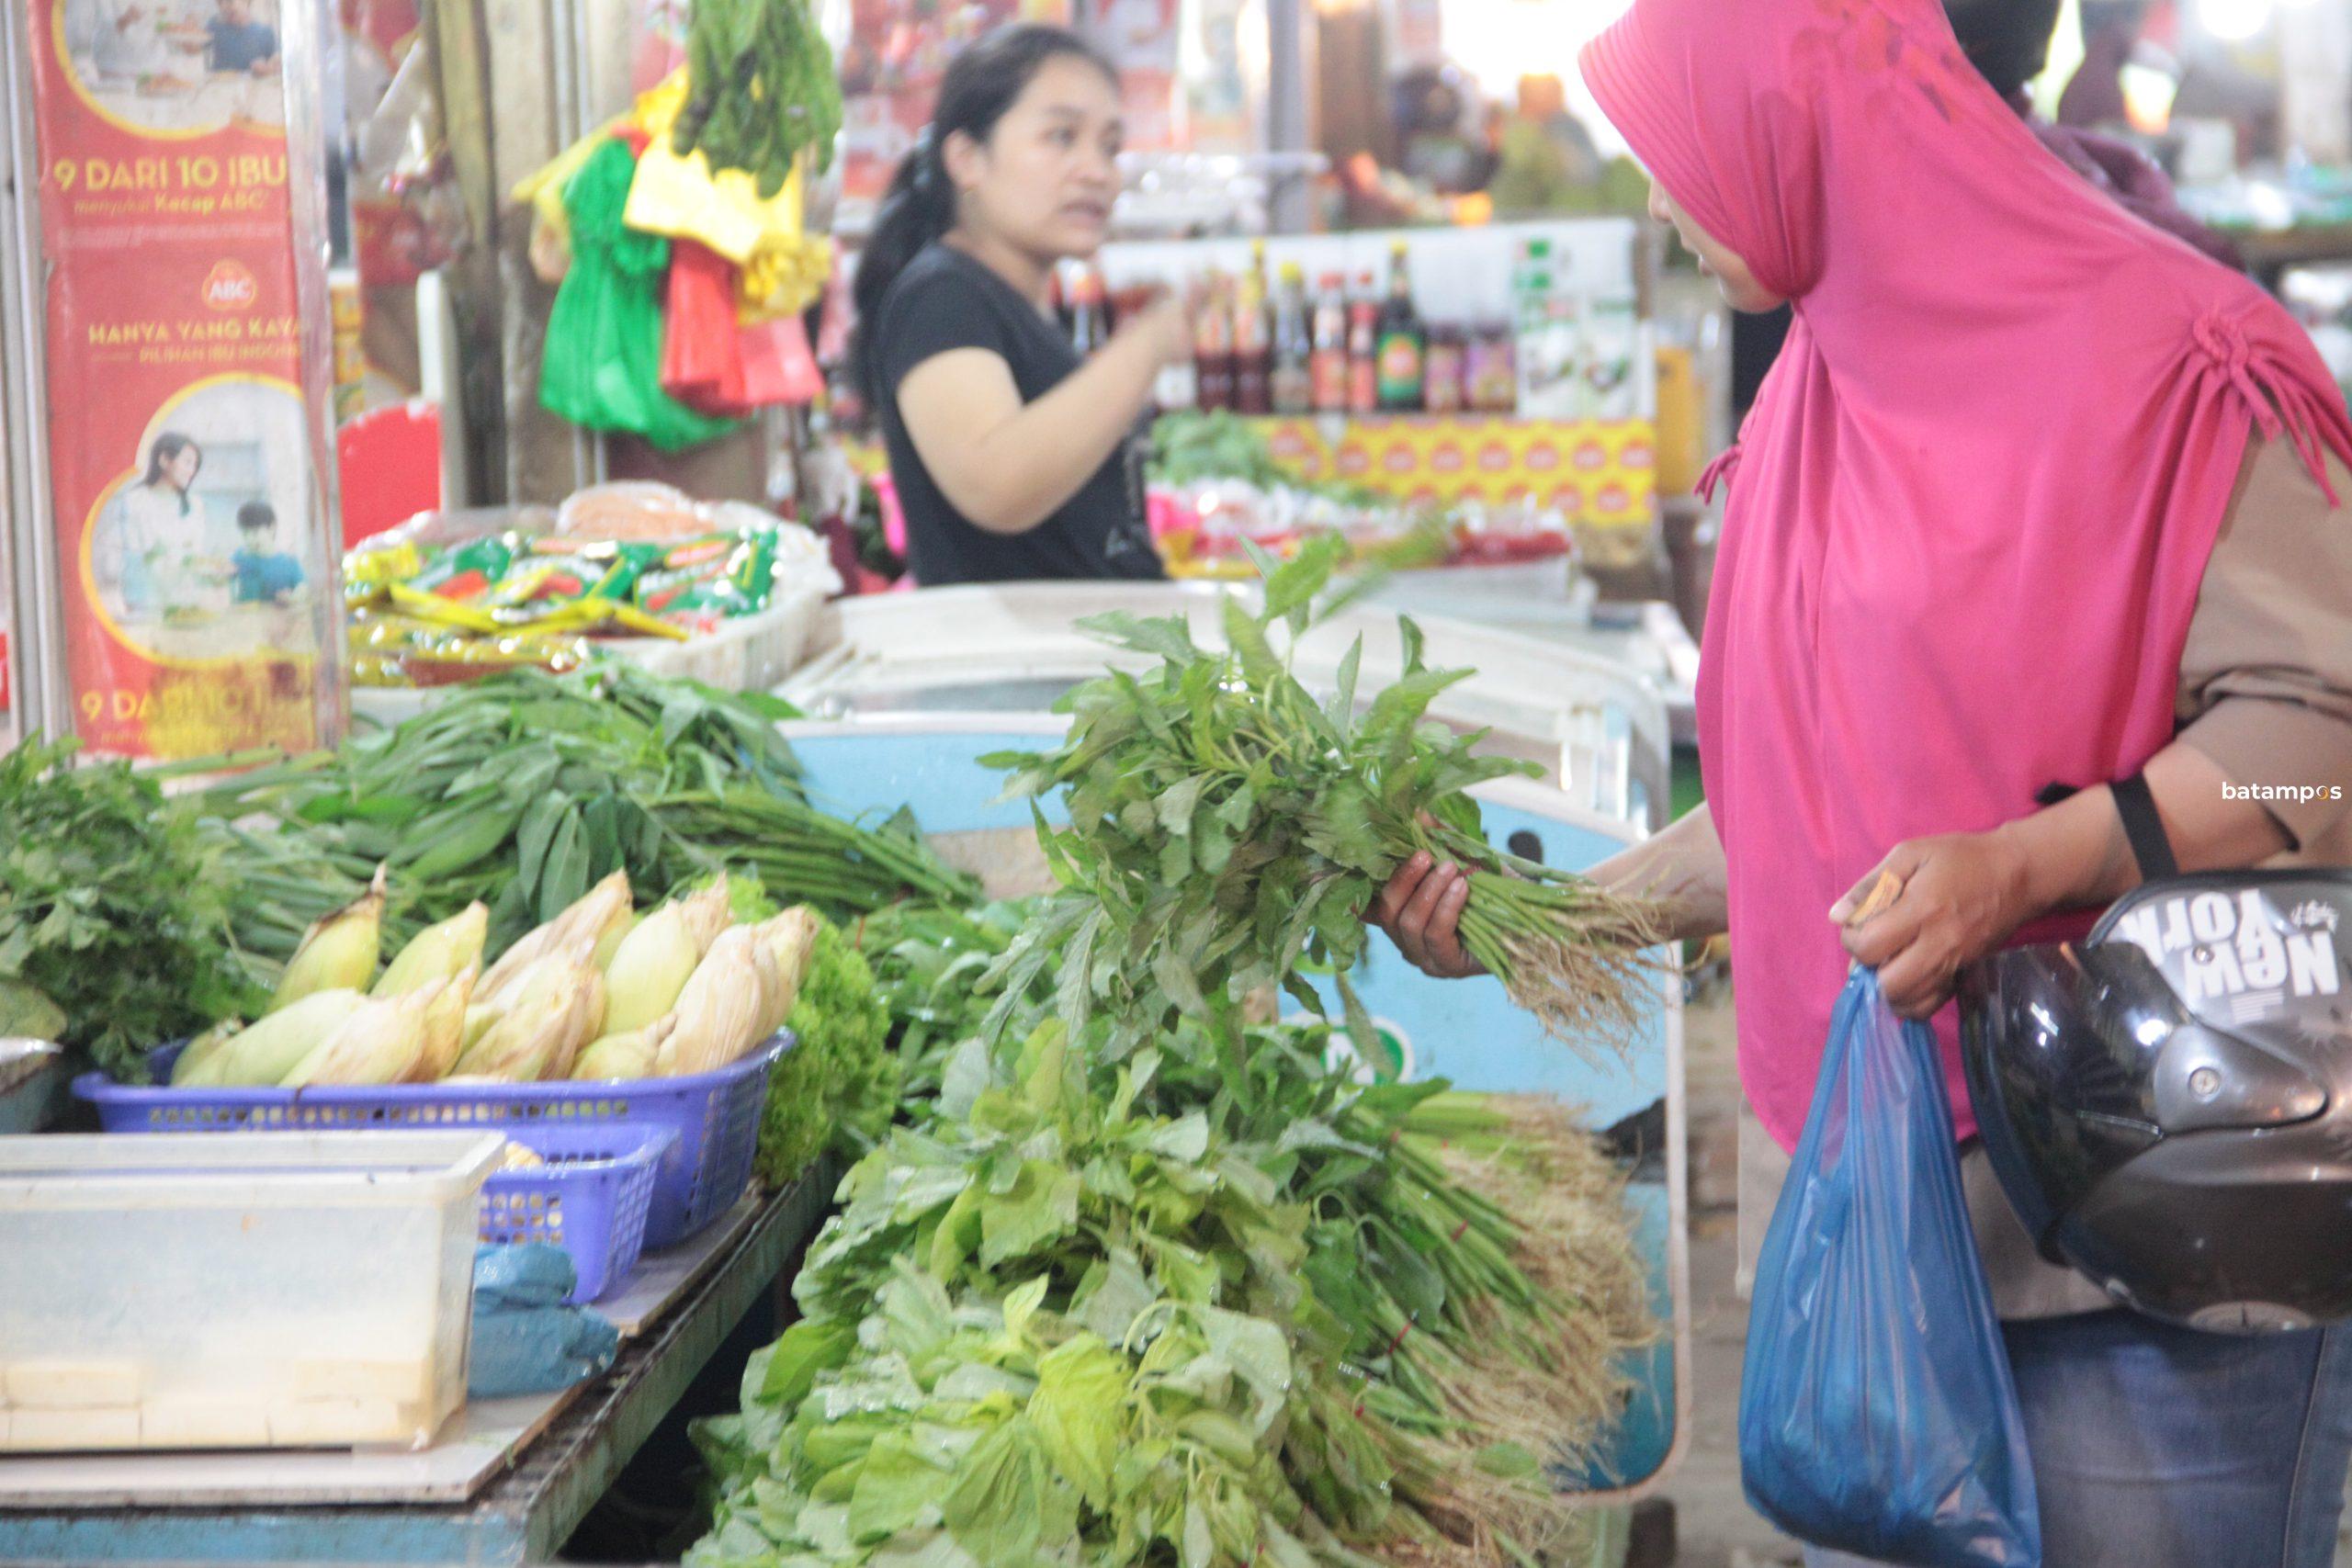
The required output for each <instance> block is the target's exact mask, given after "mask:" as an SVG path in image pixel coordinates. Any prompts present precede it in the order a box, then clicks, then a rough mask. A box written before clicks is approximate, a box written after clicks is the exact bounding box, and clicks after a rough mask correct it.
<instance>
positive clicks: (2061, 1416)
mask: <svg viewBox="0 0 2352 1568" xmlns="http://www.w3.org/2000/svg"><path fill="white" fill-rule="evenodd" d="M2001 1332H2002V1335H2003V1337H2005V1338H2006V1339H2007V1341H2008V1348H2009V1365H2010V1368H2011V1370H2012V1371H2014V1372H2015V1373H2016V1377H2017V1386H2018V1403H2019V1404H2021V1405H2022V1406H2023V1408H2024V1412H2025V1434H2026V1446H2027V1447H2028V1448H2029V1449H2030V1450H2031V1451H2032V1454H2033V1479H2034V1486H2035V1489H2036V1491H2037V1492H2038V1493H2039V1495H2040V1497H2041V1546H2042V1562H2043V1563H2044V1564H2045V1568H2329V1565H2330V1564H2331V1563H2333V1562H2335V1524H2336V1516H2337V1515H2338V1514H2339V1513H2340V1512H2341V1511H2342V1509H2343V1506H2344V1483H2345V1470H2346V1465H2347V1464H2352V1325H2344V1326H2340V1327H2335V1328H2329V1329H2324V1330H2321V1331H2318V1332H2315V1333H2305V1334H2276V1335H2267V1336H2263V1337H2236V1336H2232V1335H2222V1334H2199V1333H2196V1332H2193V1331H2191V1330H2188V1329H2185V1328H2174V1327H2171V1326H2168V1325H2165V1324H2161V1323H2158V1322H2156V1321H2154V1319H2152V1318H2146V1317H2142V1316H2140V1315H2138V1314H2134V1313H2127V1312H2101V1313H2092V1314H2087V1315H2086V1316H2081V1317H2055V1318H2044V1319H2041V1320H2039V1321H2031V1322H2022V1323H2005V1324H2003V1325H2001ZM1804 1560H1805V1563H1806V1568H1862V1564H1863V1562H1864V1560H1863V1559H1861V1558H1859V1557H1851V1556H1848V1555H1847V1554H1845V1553H1843V1552H1838V1551H1820V1550H1817V1549H1815V1548H1811V1547H1808V1548H1806V1550H1805V1556H1804Z"/></svg>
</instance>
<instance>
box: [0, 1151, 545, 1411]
mask: <svg viewBox="0 0 2352 1568" xmlns="http://www.w3.org/2000/svg"><path fill="white" fill-rule="evenodd" d="M503 1142H504V1139H503V1138H502V1137H500V1136H499V1135H498V1134H495V1133H486V1132H480V1131H472V1132H453V1133H256V1134H247V1135H244V1136H240V1137H232V1138H223V1137H220V1136H218V1135H217V1134H204V1133H166V1134H142V1135H141V1136H137V1137H132V1136H127V1135H114V1136H107V1135H103V1134H101V1135H93V1136H75V1135H56V1134H51V1135H47V1136H41V1137H17V1138H0V1258H5V1259H6V1266H5V1267H0V1415H5V1417H6V1418H5V1419H0V1451H9V1450H15V1451H60V1450H65V1451H79V1450H107V1449H136V1448H171V1449H195V1448H260V1447H268V1448H313V1447H328V1448H349V1447H355V1446H359V1445H379V1444H390V1445H401V1446H406V1447H411V1448H423V1447H424V1446H426V1445H427V1444H429V1443H430V1442H431V1441H432V1440H433V1437H434V1434H435V1432H436V1431H438V1430H439V1429H440V1427H441V1425H442V1423H443V1422H445V1421H446V1420H447V1419H448V1417H449V1416H451V1415H453V1414H454V1413H455V1412H456V1411H457V1410H458V1408H459V1407H460V1406H461V1405H463V1404H465V1393H466V1337H467V1332H468V1329H469V1325H470V1322H471V1312H472V1303H473V1257H474V1229H475V1208H476V1205H477V1203H478V1202H479V1201H480V1196H481V1185H482V1181H483V1179H484V1178H486V1177H487V1176H488V1175H489V1174H490V1170H491V1168H492V1165H493V1164H495V1163H496V1161H497V1158H498V1153H499V1148H500V1145H502V1144H503Z"/></svg>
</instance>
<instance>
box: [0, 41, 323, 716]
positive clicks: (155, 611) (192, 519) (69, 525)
mask: <svg viewBox="0 0 2352 1568" xmlns="http://www.w3.org/2000/svg"><path fill="white" fill-rule="evenodd" d="M15 3H16V4H20V5H26V6H29V7H30V8H31V13H32V21H33V23H34V24H35V25H34V26H33V27H32V28H30V36H31V37H32V39H33V40H34V44H35V48H34V58H33V102H34V117H35V125H36V130H37V141H38V146H39V148H40V170H41V180H40V216H41V249H42V253H43V259H44V261H45V262H46V263H47V268H48V278H49V283H48V291H47V299H46V321H47V355H48V367H47V368H48V392H49V399H48V401H49V420H50V423H49V467H50V475H51V502H52V510H53V514H54V517H55V525H56V529H57V533H58V536H59V538H58V543H59V558H60V560H61V562H62V570H61V572H60V577H61V579H62V581H61V583H60V585H59V586H60V590H61V592H62V600H63V608H64V615H63V621H64V625H65V626H66V636H67V652H68V661H69V665H70V671H69V673H70V679H71V682H72V686H73V691H74V717H75V721H76V724H77V727H78V728H79V730H80V732H81V735H82V737H83V739H85V741H87V742H88V743H89V744H90V745H91V746H92V747H93V748H94V749H96V750H104V751H108V752H114V753H118V754H123V755H130V756H137V757H175V756H188V755H197V754H201V753H205V752H209V751H215V750H235V749H240V748H243V747H248V746H254V745H262V744H278V745H284V746H288V747H307V746H311V745H315V744H318V743H319V742H320V741H321V740H322V739H326V738H327V737H326V736H325V735H324V733H323V730H324V728H326V727H325V726H322V720H321V716H320V711H321V704H320V692H319V678H320V671H321V668H322V662H321V659H320V654H321V652H322V637H328V636H332V630H331V628H332V627H333V626H334V625H335V624H336V619H335V617H333V616H329V615H322V614H320V613H319V610H320V603H319V596H320V595H321V594H333V593H334V592H335V588H336V584H335V579H334V574H333V573H332V571H331V570H329V558H328V556H327V552H326V539H327V536H328V532H329V530H328V529H327V527H326V522H325V519H324V518H323V517H322V515H321V513H322V500H321V497H322V493H323V486H322V483H321V482H320V480H321V476H320V474H319V472H318V458H317V455H316V454H317V446H316V442H315V437H314V434H313V432H314V429H315V426H314V424H313V422H312V421H311V418H310V417H309V412H308V411H307V410H306V409H305V407H304V402H303V394H302V392H301V389H300V382H301V370H300V367H301V341H302V323H301V322H300V320H299V319H298V316H297V306H296V302H295V269H294V245H293V233H292V222H291V217H290V210H289V207H288V197H287V165H286V137H285V131H284V128H283V106H284V102H285V99H284V94H283V90H282V85H281V83H280V81H279V79H278V75H277V71H278V66H279V59H280V45H279V39H278V37H277V30H276V25H275V19H274V18H275V12H274V11H272V10H270V9H268V8H267V5H266V0H15ZM320 327H321V328H323V323H320Z"/></svg>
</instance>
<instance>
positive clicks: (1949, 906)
mask: <svg viewBox="0 0 2352 1568" xmlns="http://www.w3.org/2000/svg"><path fill="white" fill-rule="evenodd" d="M2030 872H2031V866H2030V862H2029V860H2028V857H2027V856H2026V855H2025V853H2024V852H2023V851H2022V850H2021V849H2020V847H2019V846H2018V842H2017V840H2015V839H2014V838H2013V837H2011V836H2009V835H2007V834H2003V833H1999V832H1992V833H1947V834H1942V835H1939V836H1938V837H1935V838H1928V839H1911V840H1905V842H1903V843H1900V844H1897V845H1895V846H1894V849H1893V850H1892V851H1890V852H1888V854H1887V856H1886V858H1885V859H1884V860H1883V861H1881V862H1880V863H1878V864H1877V865H1876V866H1875V867H1873V868H1871V872H1870V874H1868V875H1866V876H1864V877H1863V878H1862V879H1861V881H1860V882H1858V883H1856V884H1855V885H1854V886H1853V888H1852V889H1851V890H1850V891H1849V892H1848V893H1847V894H1846V896H1845V897H1842V898H1840V899H1838V902H1837V903H1836V904H1834V905H1832V906H1831V907H1830V909H1829V918H1830V919H1833V920H1835V921H1837V922H1838V924H1839V925H1841V926H1843V927H1844V928H1845V929H1844V931H1843V933H1842V935H1843V939H1844V941H1845V943H1846V951H1847V952H1848V953H1851V954H1853V955H1854V957H1855V959H1856V960H1857V961H1858V962H1860V963H1862V964H1868V965H1870V966H1871V968H1874V969H1876V970H1877V971H1878V978H1879V986H1880V987H1881V989H1883V991H1884V992H1885V994H1886V1002H1887V1005H1888V1006H1889V1007H1891V1008H1893V1009H1894V1010H1895V1012H1896V1013H1898V1014H1900V1015H1901V1016H1903V1017H1905V1018H1926V1017H1928V1015H1929V1014H1931V1013H1933V1012H1934V1011H1935V1010H1937V1009H1938V1008H1940V1007H1942V1006H1943V1005H1944V1003H1946V1002H1948V1001H1950V1000H1951V994H1952V977H1953V976H1955V975H1957V974H1958V973H1959V972H1960V967H1961V965H1962V964H1967V963H1970V962H1972V961H1973V960H1975V959H1978V958H1982V957H1984V956H1985V955H1986V954H1987V953H1992V952H1993V951H1994V950H1995V949H1996V948H1998V947H1999V946H2000V945H2001V943H2002V942H2006V941H2007V940H2008V938H2009V935H2010V933H2011V932H2013V931H2016V930H2017V929H2018V927H2019V926H2021V925H2024V924H2025V923H2026V922H2027V921H2028V920H2030V919H2033V918H2034V917H2035V916H2037V915H2039V914H2041V913H2042V906H2041V904H2040V903H2039V902H2038V900H2037V899H2036V897H2035V895H2034V891H2033V878H2032V876H2031V874H2030ZM1881 876H1893V877H1894V879H1895V881H1896V882H1898V883H1900V884H1901V885H1902V887H1901V891H1899V892H1898V893H1896V894H1895V895H1894V898H1893V899H1892V900H1891V901H1890V902H1888V903H1887V904H1886V905H1885V906H1884V907H1883V908H1881V909H1879V910H1878V911H1877V912H1876V913H1874V914H1872V915H1871V916H1870V917H1869V918H1868V919H1863V920H1860V921H1859V922H1855V921H1853V917H1854V915H1855V914H1856V912H1858V911H1859V910H1860V909H1861V908H1862V906H1863V904H1864V902H1865V900H1867V899H1868V897H1869V896H1870V891H1871V887H1872V886H1874V885H1875V884H1876V883H1877V882H1878V880H1879V879H1880V877H1881ZM1849 922H1851V923H1849Z"/></svg>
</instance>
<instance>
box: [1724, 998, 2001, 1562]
mask: <svg viewBox="0 0 2352 1568" xmlns="http://www.w3.org/2000/svg"><path fill="white" fill-rule="evenodd" d="M1954 1143H1955V1140H1954V1137H1953V1134H1952V1120H1951V1105H1950V1104H1949V1103H1948V1102H1947V1100H1946V1099H1945V1095H1944V1080H1943V1074H1942V1070H1941V1068H1940V1066H1939V1061H1938V1054H1937V1049H1936V1039H1935V1035H1934V1033H1933V1032H1931V1031H1930V1030H1929V1029H1928V1026H1927V1025H1925V1024H1923V1023H1917V1022H1903V1021H1898V1020H1897V1019H1896V1018H1895V1017H1894V1014H1893V1013H1892V1012H1890V1011H1889V1010H1888V1009H1887V1006H1886V1002H1885V999H1884V998H1883V996H1882V995H1881V993H1880V990H1879V983H1878V976H1877V975H1876V974H1875V973H1874V972H1873V971H1871V970H1867V969H1860V968H1857V969H1856V970H1855V971H1854V972H1853V975H1852V977H1851V978H1850V979H1849V981H1848V982H1847V985H1846V989H1845V992H1844V994H1843V995H1841V996H1840V997H1839V998H1838V1009H1837V1012H1836V1015H1835V1016H1834V1017H1833V1019H1832V1020H1831V1021H1830V1025H1829V1040H1828V1045H1827V1049H1826V1051H1825V1053H1824V1054H1823V1056H1822V1062H1821V1077H1820V1080H1819V1083H1818V1086H1817V1087H1816V1088H1815V1090H1814V1097H1813V1109H1812V1111H1810V1113H1809V1114H1808V1115H1807V1117H1806V1119H1805V1126H1804V1136H1803V1138H1802V1139H1800V1140H1799V1142H1798V1144H1797V1149H1796V1154H1795V1156H1793V1159H1792V1163H1791V1166H1790V1168H1789V1178H1788V1184H1787V1185H1786V1186H1785V1187H1783V1188H1782V1189H1781V1201H1780V1203H1779V1205H1778V1206H1777V1207H1776V1208H1775V1209H1774V1210H1773V1212H1772V1224H1771V1228H1770V1231H1769V1232H1768V1233H1767V1234H1766V1236H1765V1241H1764V1252H1763V1257H1762V1258H1761V1260H1760V1261H1759V1262H1758V1267H1757V1272H1756V1293H1755V1300H1754V1303H1753V1304H1752V1306H1751V1307H1750V1309H1749V1314H1748V1320H1747V1323H1748V1332H1747V1371H1746V1373H1745V1375H1744V1377H1743V1378H1742V1380H1741V1383H1740V1391H1739V1459H1740V1471H1741V1476H1742V1480H1743V1482H1744V1483H1745V1484H1746V1487H1747V1498H1748V1502H1749V1503H1750V1504H1751V1505H1753V1506H1755V1508H1756V1509H1757V1510H1758V1512H1759V1513H1761V1514H1763V1515H1764V1516H1765V1517H1768V1518H1770V1520H1771V1521H1772V1522H1773V1523H1775V1524H1777V1525H1779V1526H1780V1527H1781V1529H1785V1530H1787V1531H1789V1532H1790V1533H1791V1534H1792V1535H1794V1536H1796V1537H1798V1538H1799V1539H1800V1540H1805V1541H1808V1542H1811V1543H1812V1544H1814V1545H1816V1546H1825V1547H1831V1548H1835V1549H1838V1550H1839V1551H1849V1552H1855V1553H1858V1554H1860V1555H1862V1556H1865V1557H1871V1558H1876V1559H1879V1560H1881V1561H1883V1562H1895V1563H1911V1564H1917V1565H1920V1568H2040V1564H2041V1521H2040V1516H2039V1514H2038V1513H2037V1511H2036V1504H2035V1500H2034V1488H2033V1472H2032V1468H2031V1465H2030V1461H2029V1460H2028V1458H2027V1454H2026V1446H2025V1428H2024V1424H2023V1422H2022V1420H2021V1418H2020V1416H2019V1415H2018V1400H2017V1391H2016V1388H2015V1385H2014V1384H2013V1383H2012V1382H2011V1381H2010V1377H2009V1363H2008V1357H2007V1352H2006V1351H2005V1350H2004V1349H2003V1347H2002V1342H2001V1327H2000V1324H1999V1322H1998V1321H1997V1320H1996V1318H1995V1317H1994V1315H1993V1300H1992V1292H1991V1291H1990V1290H1989V1289H1988V1288H1987V1287H1986V1285H1985V1270H1984V1266H1983V1265H1982V1263H1980V1262H1979V1261H1978V1258H1977V1254H1976V1244H1975V1239H1974V1236H1973V1233H1972V1232H1971V1230H1970V1228H1969V1223H1968V1212H1967V1209H1966V1208H1965V1206H1964V1205H1963V1202H1962V1196H1961V1184H1960V1163H1959V1158H1958V1155H1957V1152H1956V1149H1955V1147H1954Z"/></svg>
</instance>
